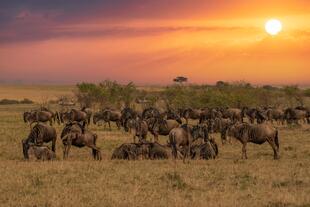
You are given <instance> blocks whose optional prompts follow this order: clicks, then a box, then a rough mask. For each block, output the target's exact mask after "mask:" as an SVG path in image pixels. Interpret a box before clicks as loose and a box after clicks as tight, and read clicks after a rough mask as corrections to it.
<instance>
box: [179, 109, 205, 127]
mask: <svg viewBox="0 0 310 207" xmlns="http://www.w3.org/2000/svg"><path fill="white" fill-rule="evenodd" d="M202 112H203V111H202V110H201V109H192V108H187V109H184V111H183V115H182V117H183V118H184V119H185V121H186V124H188V120H189V119H193V120H197V119H198V120H200V118H201V113H202Z"/></svg>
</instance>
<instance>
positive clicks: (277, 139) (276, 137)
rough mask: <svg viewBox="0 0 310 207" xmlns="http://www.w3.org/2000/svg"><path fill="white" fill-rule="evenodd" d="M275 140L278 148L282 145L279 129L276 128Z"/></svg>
mask: <svg viewBox="0 0 310 207" xmlns="http://www.w3.org/2000/svg"><path fill="white" fill-rule="evenodd" d="M274 141H275V144H276V146H277V148H278V149H279V147H280V145H279V132H278V130H276V135H275V138H274Z"/></svg>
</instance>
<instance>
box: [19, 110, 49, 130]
mask: <svg viewBox="0 0 310 207" xmlns="http://www.w3.org/2000/svg"><path fill="white" fill-rule="evenodd" d="M23 119H24V122H25V123H27V122H28V123H29V124H30V128H31V126H32V124H33V123H35V122H49V123H50V125H51V126H52V125H53V115H52V114H51V113H50V112H47V111H31V112H24V114H23Z"/></svg>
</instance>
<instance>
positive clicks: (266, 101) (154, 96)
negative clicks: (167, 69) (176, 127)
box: [75, 80, 310, 108]
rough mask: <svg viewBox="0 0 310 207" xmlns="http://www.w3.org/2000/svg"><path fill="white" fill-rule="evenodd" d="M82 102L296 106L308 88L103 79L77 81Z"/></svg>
mask: <svg viewBox="0 0 310 207" xmlns="http://www.w3.org/2000/svg"><path fill="white" fill-rule="evenodd" d="M75 95H76V97H77V100H78V102H79V103H80V104H81V105H83V106H89V107H90V106H92V105H94V104H99V105H101V106H111V107H120V106H124V105H126V106H131V105H133V104H135V103H140V104H145V105H147V106H154V105H155V104H156V103H158V102H161V103H164V104H166V106H167V107H173V108H185V107H192V108H201V107H239V108H241V107H243V106H249V107H256V106H283V107H286V106H296V105H307V103H306V102H307V99H309V97H310V89H301V88H299V87H298V86H297V85H293V86H285V87H273V86H270V85H265V86H253V85H251V84H250V83H246V82H234V83H228V82H223V81H218V82H217V83H216V84H215V85H183V84H174V85H171V86H167V87H163V88H162V90H158V89H157V90H154V91H152V90H151V89H150V88H148V89H147V90H144V89H143V88H141V87H139V89H138V88H137V87H136V86H135V85H134V84H133V83H129V84H126V85H122V84H119V83H117V82H115V81H108V80H106V81H103V82H101V83H99V84H93V83H80V84H77V91H76V93H75Z"/></svg>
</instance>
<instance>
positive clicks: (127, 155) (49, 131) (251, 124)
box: [22, 106, 310, 161]
mask: <svg viewBox="0 0 310 207" xmlns="http://www.w3.org/2000/svg"><path fill="white" fill-rule="evenodd" d="M23 119H24V122H25V123H29V124H30V133H29V135H28V137H27V138H26V139H23V140H22V148H23V155H24V158H25V159H29V153H30V151H32V154H34V156H35V157H36V158H37V159H39V160H52V159H55V158H56V154H55V153H56V151H55V150H56V140H57V133H56V130H55V128H54V127H53V124H55V123H57V124H62V125H63V129H62V132H61V134H60V138H61V141H62V144H63V146H64V147H63V149H64V150H63V158H64V159H66V158H68V156H69V152H70V148H71V146H72V145H73V146H75V147H79V148H81V147H85V146H86V147H89V148H91V150H92V156H93V158H94V159H95V160H101V159H102V156H101V149H100V148H99V147H98V146H97V145H96V141H97V134H95V133H94V132H91V131H90V130H89V127H88V126H89V125H90V124H95V125H96V124H98V125H99V124H101V123H107V124H108V126H109V128H110V130H111V122H114V123H115V124H116V126H117V128H118V129H119V130H124V131H125V132H128V133H130V134H131V135H133V142H132V143H124V144H122V145H120V146H119V147H117V148H116V149H114V151H113V153H112V157H111V159H125V160H137V159H151V160H153V159H168V158H172V159H183V161H184V160H185V159H215V158H216V157H217V156H218V152H219V147H218V144H217V143H216V142H215V139H214V138H213V136H212V134H214V133H220V135H221V141H222V144H223V145H224V144H225V143H226V142H229V143H231V138H235V139H237V140H239V141H240V143H241V144H242V158H245V159H247V151H246V145H247V143H248V142H251V143H255V144H263V143H265V142H268V143H269V144H270V146H271V148H272V150H273V153H274V159H279V133H278V129H277V128H276V127H275V126H274V124H275V123H276V124H278V125H284V124H310V108H308V107H303V106H299V107H296V108H286V109H279V108H271V107H268V108H267V107H266V108H249V107H243V108H241V109H239V108H228V107H227V108H203V109H192V108H186V109H178V110H173V109H168V110H165V111H161V110H159V109H157V108H155V107H149V108H146V109H144V110H143V111H141V112H139V111H135V110H133V109H132V108H130V107H125V108H124V109H122V110H117V109H112V108H104V109H102V110H100V111H98V112H95V113H93V112H92V110H91V109H90V108H86V107H84V108H82V109H81V110H78V109H70V110H67V111H62V112H53V111H51V110H49V109H48V108H46V107H41V108H40V109H38V110H32V111H28V112H24V114H23ZM189 120H194V121H192V122H191V123H194V122H195V123H197V124H194V125H193V124H189ZM195 120H196V121H195ZM91 121H92V123H91ZM48 123H49V124H48ZM33 125H34V126H33ZM148 134H151V135H153V136H151V137H153V138H152V139H151V140H147V137H148V136H147V135H148ZM159 135H161V136H165V137H167V142H166V143H167V144H164V145H163V144H160V143H159V142H158V137H159ZM49 142H52V147H51V149H50V148H49V147H48V146H46V145H45V143H49Z"/></svg>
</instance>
